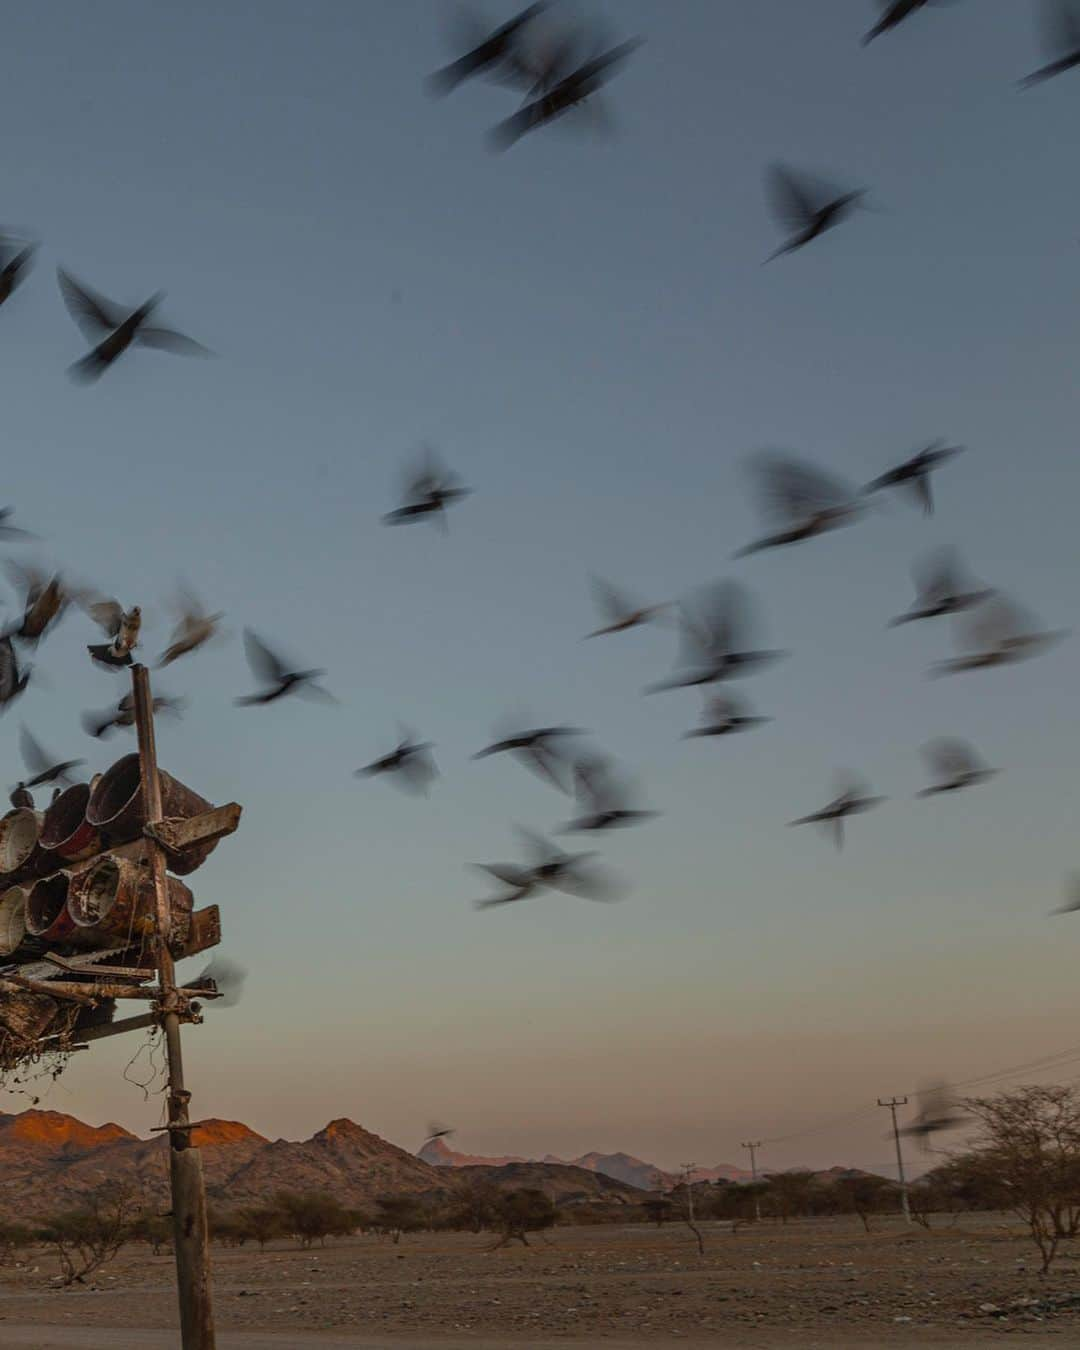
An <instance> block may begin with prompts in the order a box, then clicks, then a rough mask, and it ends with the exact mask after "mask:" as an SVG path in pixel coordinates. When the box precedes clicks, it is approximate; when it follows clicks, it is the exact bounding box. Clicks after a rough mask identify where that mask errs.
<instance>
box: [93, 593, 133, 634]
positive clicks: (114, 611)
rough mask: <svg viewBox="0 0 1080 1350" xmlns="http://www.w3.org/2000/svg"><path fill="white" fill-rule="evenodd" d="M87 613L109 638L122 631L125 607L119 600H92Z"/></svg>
mask: <svg viewBox="0 0 1080 1350" xmlns="http://www.w3.org/2000/svg"><path fill="white" fill-rule="evenodd" d="M86 612H87V613H88V614H89V615H90V617H91V618H92V619H93V621H94V622H95V623H96V624H97V625H98V627H99V628H101V629H103V630H104V631H105V632H106V633H107V634H108V635H109V637H115V636H116V634H117V633H118V632H119V631H120V624H121V622H122V621H123V618H124V607H123V605H122V604H121V603H120V601H119V600H92V601H90V603H89V604H88V605H87V606H86Z"/></svg>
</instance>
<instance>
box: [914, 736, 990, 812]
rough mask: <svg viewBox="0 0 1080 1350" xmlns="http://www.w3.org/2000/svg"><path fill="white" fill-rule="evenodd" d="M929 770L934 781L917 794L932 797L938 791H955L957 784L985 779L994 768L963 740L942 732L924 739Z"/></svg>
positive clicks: (984, 780)
mask: <svg viewBox="0 0 1080 1350" xmlns="http://www.w3.org/2000/svg"><path fill="white" fill-rule="evenodd" d="M922 753H923V758H924V759H925V760H926V763H927V766H928V767H929V769H930V772H931V773H932V774H933V775H934V777H935V779H936V781H935V782H933V783H931V784H930V786H929V787H925V788H923V789H922V790H921V791H920V792H919V794H918V795H919V796H920V797H935V796H937V794H938V793H939V792H957V791H959V789H960V788H966V787H974V786H975V785H976V783H985V782H987V781H988V780H989V779H991V778H993V776H994V775H995V774H996V773H997V772H998V770H997V769H991V768H988V767H987V766H986V765H985V764H984V763H983V761H982V760H981V759H980V758H979V756H978V754H977V753H976V752H975V749H974V747H973V746H971V745H969V744H968V743H967V741H961V740H958V739H957V738H955V737H952V736H942V737H940V738H939V739H937V740H934V741H927V743H926V744H925V745H924V746H923V748H922Z"/></svg>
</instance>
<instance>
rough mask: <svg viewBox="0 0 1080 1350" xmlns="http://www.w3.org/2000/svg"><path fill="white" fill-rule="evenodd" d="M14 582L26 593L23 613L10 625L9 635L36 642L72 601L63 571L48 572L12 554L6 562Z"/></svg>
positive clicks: (5, 566) (10, 578) (16, 586)
mask: <svg viewBox="0 0 1080 1350" xmlns="http://www.w3.org/2000/svg"><path fill="white" fill-rule="evenodd" d="M4 570H5V571H6V572H7V574H8V578H9V580H10V581H11V584H12V586H14V587H15V589H16V590H17V591H19V592H21V594H22V597H23V602H22V603H23V615H22V618H21V619H20V620H19V622H18V624H16V625H14V626H13V627H9V628H7V629H6V636H8V637H17V638H20V639H21V640H22V641H23V642H27V643H36V642H38V641H39V640H40V638H41V637H42V636H44V633H45V630H46V629H47V628H48V627H49V625H50V624H51V623H53V622H54V621H55V620H57V619H58V618H60V616H61V615H62V614H63V612H64V610H65V609H66V608H67V607H68V604H69V603H70V596H69V595H68V593H67V591H66V590H65V589H64V584H63V582H62V580H61V578H60V574H59V573H56V574H55V575H54V576H51V577H50V576H48V575H47V574H46V573H44V572H42V571H40V570H39V569H38V568H36V567H28V566H25V565H24V564H22V563H17V562H15V561H13V560H12V559H11V558H8V559H6V560H5V562H4Z"/></svg>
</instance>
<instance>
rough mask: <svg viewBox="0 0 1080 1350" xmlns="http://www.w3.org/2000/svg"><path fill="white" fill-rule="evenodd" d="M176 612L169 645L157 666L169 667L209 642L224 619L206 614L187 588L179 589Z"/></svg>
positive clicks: (218, 614) (220, 616)
mask: <svg viewBox="0 0 1080 1350" xmlns="http://www.w3.org/2000/svg"><path fill="white" fill-rule="evenodd" d="M177 610H178V611H179V618H178V620H177V623H176V627H175V628H174V629H173V633H172V638H171V640H170V642H169V645H168V647H166V648H165V650H164V651H163V652H162V654H161V659H160V660H159V661H158V665H159V666H168V665H171V664H172V662H173V661H176V660H177V659H178V658H179V657H181V656H186V655H187V654H188V652H193V651H196V650H197V649H198V648H199V647H201V646H202V645H203V644H204V643H206V642H209V641H210V639H211V638H213V637H214V635H215V634H216V633H217V631H218V627H219V625H220V623H221V620H222V619H223V618H224V617H225V615H224V614H223V613H220V612H219V613H217V614H208V613H207V612H206V610H205V609H204V608H203V605H202V602H201V601H200V600H199V598H198V596H197V595H196V594H195V593H194V591H192V590H191V589H190V588H189V587H187V586H182V587H181V588H180V595H179V599H178V602H177Z"/></svg>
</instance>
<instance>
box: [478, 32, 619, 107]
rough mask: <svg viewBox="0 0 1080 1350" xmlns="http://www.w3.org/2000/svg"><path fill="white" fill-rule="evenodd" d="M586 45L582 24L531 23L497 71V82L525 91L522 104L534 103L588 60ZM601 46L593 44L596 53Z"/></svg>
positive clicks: (518, 36)
mask: <svg viewBox="0 0 1080 1350" xmlns="http://www.w3.org/2000/svg"><path fill="white" fill-rule="evenodd" d="M585 43H586V31H585V29H584V28H583V26H582V25H581V24H578V23H570V24H566V23H560V24H550V23H545V22H544V21H543V20H541V21H540V22H538V23H530V24H529V25H528V26H527V27H525V28H524V29H522V30H521V31H520V32H519V33H518V35H517V38H516V40H515V41H514V43H513V44H512V45H511V48H510V51H509V53H508V55H507V58H506V60H505V62H504V63H503V64H502V65H501V66H499V67H498V68H497V70H496V71H495V72H494V76H495V79H496V80H497V81H499V83H501V84H506V85H510V86H511V87H513V88H516V89H520V90H522V91H523V93H524V99H523V102H524V103H531V102H532V101H533V100H534V99H536V98H539V97H540V95H541V94H546V93H548V92H549V91H550V90H552V89H554V87H555V86H556V85H557V84H559V83H560V81H562V80H564V79H565V78H566V77H567V76H568V75H569V74H571V72H572V71H574V70H576V69H577V67H578V66H580V65H581V64H583V62H584V61H585V60H587V59H588V57H589V55H590V53H588V52H586V51H585V50H584V46H585ZM602 46H603V43H602V42H600V43H599V44H598V43H597V42H595V41H594V43H593V49H594V51H596V52H597V53H599V52H600V51H601V50H602Z"/></svg>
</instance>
